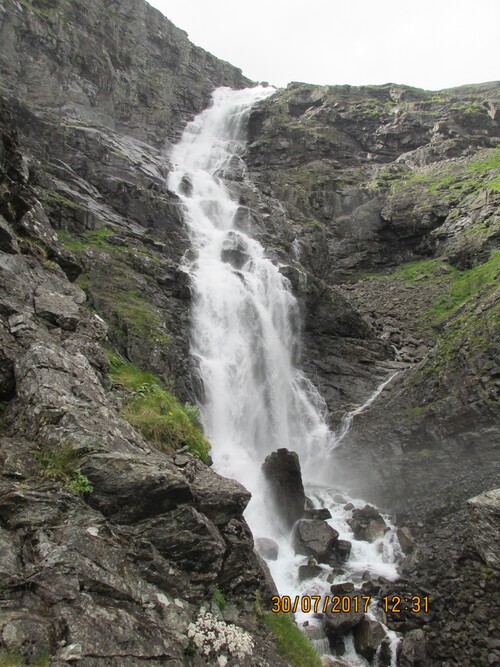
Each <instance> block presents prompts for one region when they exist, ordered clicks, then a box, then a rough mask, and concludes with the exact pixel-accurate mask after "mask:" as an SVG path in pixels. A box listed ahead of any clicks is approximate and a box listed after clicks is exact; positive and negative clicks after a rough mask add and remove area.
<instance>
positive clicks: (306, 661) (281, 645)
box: [264, 612, 321, 667]
mask: <svg viewBox="0 0 500 667" xmlns="http://www.w3.org/2000/svg"><path fill="white" fill-rule="evenodd" d="M264 619H265V621H266V623H267V625H268V627H269V628H270V630H271V631H272V632H273V634H274V636H275V638H276V648H277V650H278V653H279V654H280V655H281V657H282V658H283V659H284V660H286V661H287V662H288V663H289V664H290V665H291V667H321V658H320V657H319V655H318V654H317V653H316V651H315V650H314V648H313V646H312V644H311V642H310V641H309V640H308V638H307V637H306V636H305V635H304V634H303V633H302V632H301V631H300V630H299V629H298V627H297V625H296V624H295V623H294V621H293V620H292V618H291V617H290V616H289V615H288V614H283V613H279V614H274V613H273V612H268V613H267V614H265V616H264Z"/></svg>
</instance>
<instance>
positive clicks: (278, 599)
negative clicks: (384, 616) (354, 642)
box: [271, 595, 372, 614]
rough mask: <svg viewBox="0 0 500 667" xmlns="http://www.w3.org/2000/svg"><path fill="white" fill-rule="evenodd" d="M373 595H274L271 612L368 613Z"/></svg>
mask: <svg viewBox="0 0 500 667" xmlns="http://www.w3.org/2000/svg"><path fill="white" fill-rule="evenodd" d="M371 599H372V598H371V595H353V596H352V597H351V596H350V595H326V596H324V597H323V596H322V595H295V596H293V597H290V596H289V595H274V596H273V597H272V598H271V602H272V603H273V606H272V608H271V611H272V612H273V613H275V614H279V613H280V612H284V613H285V614H287V613H288V612H290V611H291V612H293V613H294V614H295V612H297V611H301V612H303V613H304V614H308V613H309V612H311V611H312V612H314V613H315V614H316V613H318V612H322V613H323V614H326V612H327V611H329V612H330V613H331V614H342V613H344V614H348V613H349V612H359V611H362V612H363V613H366V612H367V611H368V607H369V606H370V602H371Z"/></svg>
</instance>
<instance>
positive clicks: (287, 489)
mask: <svg viewBox="0 0 500 667" xmlns="http://www.w3.org/2000/svg"><path fill="white" fill-rule="evenodd" d="M262 472H263V473H264V476H265V478H266V479H267V481H268V483H269V489H270V492H271V497H272V499H273V502H274V504H275V506H276V512H277V514H278V516H279V517H280V518H281V520H282V521H283V523H284V524H285V526H286V527H287V528H291V527H292V526H293V524H294V523H295V522H296V521H297V520H298V519H300V518H301V517H302V516H303V514H304V505H305V501H306V496H305V493H304V485H303V484H302V474H301V471H300V462H299V457H298V455H297V454H296V453H295V452H290V451H289V450H288V449H278V450H277V451H276V452H273V453H272V454H269V456H268V457H266V460H265V461H264V463H263V465H262Z"/></svg>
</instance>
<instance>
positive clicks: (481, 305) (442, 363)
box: [415, 251, 500, 395]
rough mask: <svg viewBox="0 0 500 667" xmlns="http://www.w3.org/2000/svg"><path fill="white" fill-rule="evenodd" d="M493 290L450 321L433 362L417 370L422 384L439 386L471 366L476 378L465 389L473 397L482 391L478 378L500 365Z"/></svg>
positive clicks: (499, 307) (498, 304)
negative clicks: (493, 366) (497, 354)
mask: <svg viewBox="0 0 500 667" xmlns="http://www.w3.org/2000/svg"><path fill="white" fill-rule="evenodd" d="M497 252H499V253H500V251H497ZM497 289H498V288H497ZM493 290H494V287H493V286H492V289H491V290H488V289H486V290H484V291H483V292H481V295H480V297H479V296H478V297H476V298H471V300H470V302H467V303H466V304H465V305H462V306H461V308H460V309H459V310H458V309H457V312H456V313H454V314H453V315H452V316H451V318H450V319H449V320H447V321H446V323H445V324H444V327H443V329H442V331H441V332H440V335H439V337H438V339H437V341H436V346H435V348H434V351H433V352H434V354H433V360H432V361H431V362H430V363H427V364H425V365H423V366H422V367H421V368H419V369H417V370H416V373H415V377H416V378H418V379H419V381H420V380H423V382H425V380H426V379H428V380H430V382H431V384H433V385H434V386H438V385H439V384H440V383H441V381H442V380H443V378H445V377H446V376H447V375H448V374H449V373H451V372H455V371H456V370H458V369H459V368H460V367H461V365H462V364H467V366H468V367H470V368H475V375H474V376H471V378H470V382H471V383H472V384H469V385H468V386H467V387H466V386H462V387H461V389H462V390H463V391H469V393H470V394H471V395H472V394H473V393H475V392H476V391H477V390H478V386H479V385H478V382H477V378H478V376H480V375H481V374H482V373H485V372H486V373H487V371H488V370H489V369H491V368H492V365H493V364H494V363H496V348H495V345H494V344H493V342H494V341H496V340H498V338H499V335H500V299H498V298H497V299H495V295H494V294H493Z"/></svg>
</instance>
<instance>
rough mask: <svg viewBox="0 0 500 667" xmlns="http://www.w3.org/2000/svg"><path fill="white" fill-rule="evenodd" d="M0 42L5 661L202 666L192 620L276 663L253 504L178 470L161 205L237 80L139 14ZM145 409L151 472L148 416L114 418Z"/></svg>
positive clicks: (59, 13)
mask: <svg viewBox="0 0 500 667" xmlns="http://www.w3.org/2000/svg"><path fill="white" fill-rule="evenodd" d="M0 21H1V23H0V34H1V44H2V47H1V49H0V52H1V53H0V57H1V62H0V67H1V72H2V78H1V84H2V95H3V99H2V101H1V107H0V133H1V141H0V250H1V252H0V264H1V266H0V316H1V318H0V319H1V334H0V335H1V341H2V344H1V352H0V400H1V401H2V403H1V405H0V407H1V447H0V470H1V475H0V486H1V491H0V498H1V500H0V506H1V507H0V551H1V554H2V556H1V566H0V569H1V572H2V576H1V580H2V582H1V584H0V597H1V601H2V602H1V605H2V615H1V620H0V655H1V660H4V659H5V660H6V661H9V660H14V661H17V663H19V664H25V663H26V664H42V662H43V664H51V665H52V664H53V665H63V664H69V663H71V662H75V661H76V662H78V663H79V664H82V665H117V666H118V665H120V667H122V666H123V665H130V666H132V665H138V664H142V663H146V662H148V663H149V664H167V663H168V664H172V665H175V664H177V665H185V664H192V665H201V664H206V662H205V660H202V659H201V658H200V657H199V653H197V652H196V651H193V645H192V640H190V639H189V638H188V636H187V630H188V626H189V624H190V623H192V622H195V621H196V619H197V616H198V611H199V608H200V605H201V604H204V605H205V606H208V607H209V608H211V610H212V612H213V613H214V615H215V616H216V618H217V619H218V620H219V621H226V622H228V623H235V624H236V625H237V626H238V627H240V628H242V629H244V630H245V631H248V632H250V633H251V635H252V637H253V642H254V649H253V656H252V657H251V658H249V659H247V662H248V664H254V665H262V664H284V663H283V662H282V661H281V660H280V658H279V656H278V655H277V654H276V650H275V645H274V642H273V641H272V639H271V638H270V637H271V635H270V633H269V630H268V629H267V626H266V625H265V623H264V621H263V617H262V615H261V614H260V607H259V601H261V602H262V604H263V605H265V604H266V600H268V598H269V595H270V594H272V592H273V591H274V588H273V584H272V582H271V580H270V579H269V575H268V572H267V568H266V566H265V564H264V563H263V561H261V559H260V557H259V556H258V555H257V554H256V553H255V552H254V550H253V540H252V536H251V534H250V531H249V529H248V526H247V525H246V522H245V520H244V518H243V516H242V515H243V510H244V508H245V506H246V504H247V503H248V500H249V494H248V493H247V491H246V490H245V489H243V488H242V487H241V486H239V485H238V484H235V483H233V482H231V481H230V480H226V479H223V478H221V477H219V476H218V475H216V474H215V473H214V472H213V471H212V470H211V469H210V468H209V467H207V466H206V465H204V464H203V463H202V462H201V461H200V460H198V458H196V457H194V456H193V455H192V454H191V453H190V452H189V447H191V448H192V446H193V445H192V438H191V436H192V435H193V434H194V436H195V437H196V438H198V442H201V440H200V439H199V436H197V435H196V429H197V427H196V426H195V425H193V424H192V423H191V421H192V419H191V418H190V417H189V412H186V411H185V410H188V407H189V406H188V407H185V408H184V407H183V401H186V400H187V399H189V398H192V396H193V393H194V389H193V384H192V381H191V366H190V361H189V354H188V339H189V335H188V326H189V315H188V312H189V299H190V290H189V284H188V280H187V277H186V275H185V274H184V273H183V272H182V270H181V269H180V266H179V264H180V259H181V257H182V255H183V253H184V252H185V251H186V249H187V248H188V239H187V235H186V230H185V228H184V226H183V223H182V218H181V215H180V212H179V210H178V203H177V201H176V198H175V197H174V196H173V195H172V194H171V193H170V192H169V191H168V190H167V188H166V184H165V177H166V174H167V170H168V163H167V161H166V158H165V155H164V152H163V150H164V147H165V145H166V144H167V143H168V138H169V137H175V136H176V135H177V133H178V132H179V129H180V128H182V126H183V125H184V124H185V122H186V121H187V119H189V118H190V117H191V116H192V115H193V114H194V113H197V112H199V111H200V110H201V109H202V108H203V107H204V106H206V104H207V103H208V100H209V97H210V93H211V91H212V89H213V88H214V87H216V86H219V85H231V86H234V87H237V86H241V85H244V84H245V83H246V80H245V79H244V78H243V77H242V76H241V72H239V70H236V69H235V68H233V67H231V66H230V65H228V64H227V63H223V62H221V61H218V60H217V59H216V58H214V57H213V56H211V55H210V54H207V53H205V52H204V51H202V50H201V49H198V48H196V47H194V46H193V45H191V44H190V43H189V42H188V40H187V38H186V35H185V34H184V33H183V32H182V31H180V30H178V29H177V28H175V27H174V26H173V25H172V24H171V23H170V22H169V21H168V20H166V19H164V18H163V17H162V16H161V14H159V13H158V12H157V11H155V10H153V9H152V8H151V7H149V6H148V5H147V4H146V3H143V2H131V3H116V4H115V5H111V4H110V3H104V4H103V3H98V2H96V3H94V4H92V3H79V4H77V3H73V2H71V3H70V2H33V3H30V2H21V3H17V2H2V3H1V4H0ZM112 349H114V351H113V352H112V351H111V350H112ZM117 353H122V354H123V355H125V357H126V358H127V360H128V361H130V362H133V364H132V365H130V364H128V362H127V364H128V365H127V364H126V362H125V361H124V360H123V359H121V358H120V357H119V356H117ZM110 359H111V360H112V363H115V364H116V363H118V364H119V365H120V367H123V364H125V365H126V368H127V369H128V372H129V373H132V377H133V378H135V380H134V382H133V387H132V388H131V387H130V385H127V383H126V382H125V384H124V383H123V381H122V380H120V379H118V380H117V376H116V375H115V376H113V374H112V373H111V370H112V368H110V361H109V360H110ZM145 369H151V370H154V372H155V374H156V377H153V376H152V375H151V374H150V373H148V372H146V373H145V372H144V371H145ZM156 383H161V388H160V387H159V385H158V384H156ZM150 392H152V393H151V394H150ZM170 392H173V393H175V395H176V396H177V399H178V401H177V400H175V399H174V398H173V396H172V394H171V393H170ZM146 395H147V396H150V395H151V396H152V399H151V400H152V401H153V404H155V402H156V408H155V410H156V413H155V412H154V410H153V414H156V417H155V420H156V423H157V424H158V423H159V422H161V420H162V419H163V417H162V415H161V414H160V412H159V411H160V410H167V409H170V410H171V411H170V412H168V414H167V418H169V417H172V425H174V424H175V422H177V429H178V432H177V436H178V437H177V442H176V443H173V442H171V443H170V444H169V443H168V442H167V441H166V440H165V441H164V442H163V444H162V445H161V447H162V450H161V451H160V449H159V445H158V446H155V445H154V444H152V441H155V442H157V443H158V442H159V436H158V434H156V435H155V434H154V433H153V432H152V431H151V428H149V430H148V427H147V426H146V422H147V420H148V419H150V417H151V413H150V412H145V413H144V412H143V413H140V414H139V410H141V409H143V408H139V409H138V412H137V413H136V414H135V418H136V420H137V419H142V422H141V423H142V424H143V426H142V428H140V427H139V426H137V430H136V429H135V428H133V427H132V426H131V424H130V423H129V422H130V421H133V417H134V416H131V414H129V415H128V420H129V422H128V421H126V420H125V419H124V418H123V415H124V414H126V413H125V408H126V407H127V406H129V409H130V406H131V405H132V406H133V405H134V400H137V399H138V400H139V404H140V402H141V400H142V398H141V397H145V396H146ZM147 396H146V398H147ZM162 401H163V407H162V406H161V405H160V403H161V402H162ZM143 407H144V406H143ZM148 409H150V408H148ZM172 410H173V413H172ZM144 419H146V422H145V421H144ZM134 423H137V422H134ZM148 423H151V421H150V422H148ZM193 429H194V430H193ZM167 430H168V429H167ZM139 431H141V432H139ZM142 433H146V435H147V436H148V438H149V439H146V438H144V437H143V435H142ZM190 438H191V440H190ZM190 443H191V444H190ZM182 445H184V447H183V449H182V452H181V453H177V454H175V448H176V447H179V446H182ZM165 450H166V451H165ZM202 458H203V456H202ZM217 603H218V604H217ZM256 610H257V611H256ZM234 660H235V659H234V658H233V659H232V661H233V662H234ZM37 661H38V662H37ZM17 663H16V664H17ZM230 663H231V659H230Z"/></svg>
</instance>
